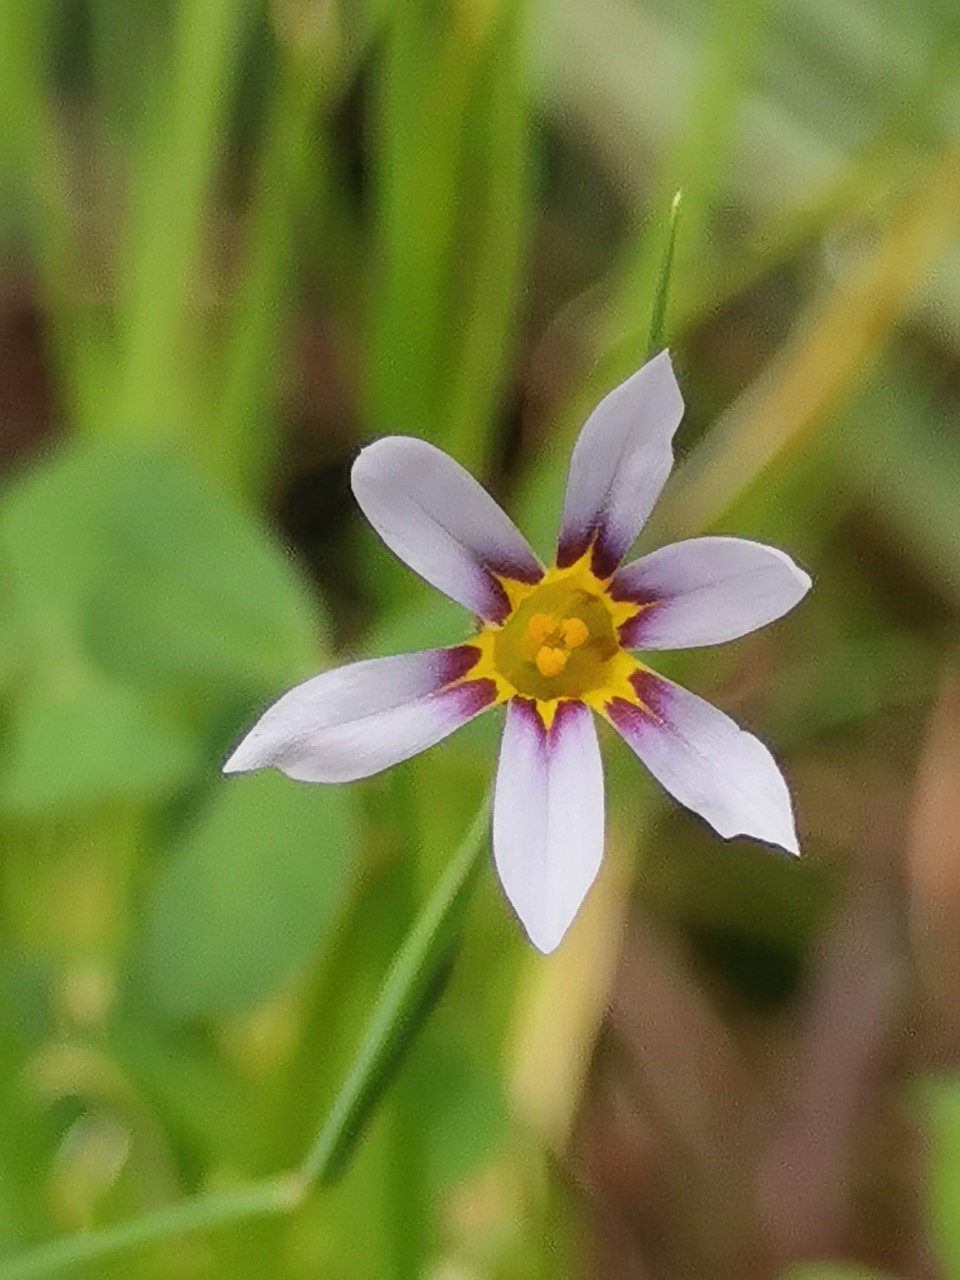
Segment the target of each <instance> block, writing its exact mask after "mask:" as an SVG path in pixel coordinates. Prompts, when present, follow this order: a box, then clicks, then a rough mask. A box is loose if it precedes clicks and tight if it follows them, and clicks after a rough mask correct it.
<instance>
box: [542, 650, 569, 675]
mask: <svg viewBox="0 0 960 1280" xmlns="http://www.w3.org/2000/svg"><path fill="white" fill-rule="evenodd" d="M569 656H570V655H569V654H568V653H566V652H565V651H564V650H563V649H551V648H550V646H549V645H546V644H545V645H544V646H543V648H542V649H538V650H537V656H536V658H535V659H534V661H535V662H536V664H537V670H538V671H539V672H540V674H541V675H542V676H546V677H547V678H549V677H550V676H558V675H559V674H560V672H561V671H562V670H563V668H564V667H565V666H566V665H567V659H568V658H569Z"/></svg>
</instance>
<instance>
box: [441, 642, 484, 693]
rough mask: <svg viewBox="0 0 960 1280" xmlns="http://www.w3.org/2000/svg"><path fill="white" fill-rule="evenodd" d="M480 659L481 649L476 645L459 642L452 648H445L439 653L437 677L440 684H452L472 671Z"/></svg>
mask: <svg viewBox="0 0 960 1280" xmlns="http://www.w3.org/2000/svg"><path fill="white" fill-rule="evenodd" d="M479 661H480V650H479V649H478V648H477V646H476V645H473V644H458V645H456V646H454V648H452V649H443V650H441V651H440V653H439V654H438V655H437V665H438V667H439V670H438V672H437V679H438V681H439V683H440V684H452V683H453V681H454V680H460V679H462V678H463V677H464V676H465V675H466V674H467V672H468V671H472V670H473V668H474V667H475V666H476V665H477V663H478V662H479Z"/></svg>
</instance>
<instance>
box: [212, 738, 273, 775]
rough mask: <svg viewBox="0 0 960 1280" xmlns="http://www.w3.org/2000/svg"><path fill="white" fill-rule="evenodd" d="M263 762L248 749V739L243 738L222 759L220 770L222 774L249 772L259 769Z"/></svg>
mask: <svg viewBox="0 0 960 1280" xmlns="http://www.w3.org/2000/svg"><path fill="white" fill-rule="evenodd" d="M265 763H266V762H265V761H263V760H258V759H257V758H256V756H255V753H254V752H253V751H251V749H250V746H249V740H248V739H247V738H244V739H243V741H242V742H241V743H240V744H239V745H238V746H236V747H234V749H233V751H231V753H230V755H228V756H227V758H226V760H224V762H223V764H222V765H221V766H220V772H221V773H224V774H232V773H250V772H251V770H253V769H259V768H260V767H261V765H263V764H265Z"/></svg>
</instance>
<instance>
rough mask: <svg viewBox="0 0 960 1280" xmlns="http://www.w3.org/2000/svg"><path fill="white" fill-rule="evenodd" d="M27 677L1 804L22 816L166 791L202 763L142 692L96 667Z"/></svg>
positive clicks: (16, 710)
mask: <svg viewBox="0 0 960 1280" xmlns="http://www.w3.org/2000/svg"><path fill="white" fill-rule="evenodd" d="M44 675H45V677H46V678H45V679H44V680H43V681H42V682H33V681H30V682H28V683H27V684H26V685H25V687H23V688H21V689H19V690H18V696H17V698H16V700H15V702H14V705H13V707H12V710H11V712H10V715H9V721H8V727H7V733H6V735H5V737H6V742H5V748H4V755H5V760H4V767H3V770H2V772H0V809H3V810H4V811H5V812H7V813H10V814H14V815H16V816H18V817H36V816H40V815H49V814H51V813H55V812H57V811H58V810H76V809H79V808H88V807H92V806H94V805H96V804H98V803H101V802H103V801H106V800H109V799H113V798H116V797H117V796H124V797H128V798H144V797H148V796H154V795H157V794H158V793H159V794H164V793H167V792H169V791H170V790H172V789H173V788H174V787H176V786H177V785H178V784H179V783H181V782H183V781H184V780H185V779H186V778H187V777H188V776H189V774H190V773H191V771H192V770H193V769H194V767H195V766H196V763H197V747H196V745H195V743H194V741H193V740H192V739H191V738H190V737H189V736H188V735H187V734H185V733H184V732H183V731H182V730H180V729H179V728H177V727H176V726H174V725H173V724H170V723H167V722H166V721H165V720H164V719H162V718H161V716H160V715H159V714H157V713H156V712H154V711H153V710H152V708H151V707H150V706H149V705H148V704H146V703H145V702H144V701H143V700H142V699H141V698H140V697H139V696H138V694H137V693H136V692H135V691H134V690H132V689H127V688H125V687H124V686H122V685H120V684H117V683H115V682H112V681H109V680H106V679H103V678H102V677H100V676H97V675H96V674H95V673H93V672H92V671H86V670H83V669H78V670H77V671H76V672H74V673H72V674H71V676H70V677H69V678H66V679H64V678H58V679H56V680H53V679H51V678H50V675H51V673H49V672H45V673H44Z"/></svg>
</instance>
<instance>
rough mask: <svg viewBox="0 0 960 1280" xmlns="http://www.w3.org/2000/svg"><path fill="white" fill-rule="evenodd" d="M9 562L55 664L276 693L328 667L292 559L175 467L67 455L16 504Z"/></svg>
mask: <svg viewBox="0 0 960 1280" xmlns="http://www.w3.org/2000/svg"><path fill="white" fill-rule="evenodd" d="M0 557H2V560H3V561H4V562H5V564H6V573H5V577H6V578H8V579H9V587H10V594H9V597H8V598H9V600H10V603H11V608H12V610H13V612H14V613H15V614H16V616H17V618H18V620H19V630H20V631H21V632H22V633H23V636H24V638H25V643H26V645H27V647H28V649H30V650H31V651H32V652H33V654H34V655H35V656H36V657H38V658H39V659H40V660H42V661H44V662H46V663H48V664H51V663H60V662H63V661H66V662H68V663H72V662H73V661H74V660H75V659H76V655H77V654H78V653H81V654H83V656H84V660H85V661H93V662H94V663H95V664H96V665H99V666H101V667H102V668H104V669H105V670H107V671H109V672H110V673H111V674H113V675H115V676H119V677H122V678H133V679H135V680H137V681H139V682H143V683H148V684H155V685H157V686H161V687H170V686H171V685H173V686H180V685H182V684H184V683H187V684H189V685H190V687H197V686H199V687H202V688H204V690H205V691H206V690H208V689H209V686H210V684H211V683H216V685H217V687H218V688H221V687H227V688H231V689H232V688H234V687H235V686H236V685H237V684H241V685H243V686H244V687H245V688H252V689H255V690H257V691H259V690H269V691H271V692H272V691H273V690H274V689H276V688H277V687H280V686H282V685H284V684H287V683H291V682H292V680H293V679H295V678H296V677H297V676H299V675H301V674H306V673H307V672H309V671H310V670H313V669H314V668H315V667H316V666H317V665H319V662H318V650H319V649H320V648H321V647H322V646H321V634H322V630H323V628H322V624H321V620H320V619H319V618H318V616H317V609H316V605H315V602H314V600H313V598H312V593H311V592H310V590H309V588H308V587H307V584H306V583H305V581H304V580H303V579H302V577H301V576H300V575H299V574H298V573H297V571H296V570H295V568H294V567H293V565H292V563H291V561H290V559H289V557H287V556H285V555H284V553H283V551H282V549H281V548H280V547H279V546H278V545H277V544H276V542H275V541H274V540H273V538H271V537H270V535H269V534H268V533H267V532H266V531H265V530H264V529H263V528H262V527H260V526H259V525H258V523H257V522H255V520H254V519H253V518H252V516H251V515H249V514H248V513H247V512H245V511H244V510H243V509H242V508H240V507H239V506H237V505H235V504H234V503H233V502H231V501H230V500H229V499H227V498H226V497H225V495H224V494H223V493H222V492H221V491H220V490H219V489H218V488H217V487H216V486H215V485H213V484H212V483H210V482H209V481H207V480H206V479H204V478H203V477H201V476H199V475H197V474H195V473H194V472H192V471H191V470H190V468H189V467H187V466H185V465H184V464H183V463H182V462H181V461H180V460H179V459H178V458H177V457H175V456H174V455H171V454H167V453H164V452H162V451H154V450H149V449H146V448H143V449H138V448H127V447H121V446H119V445H114V446H106V445H104V444H85V445H81V446H75V447H72V448H69V449H66V450H64V451H63V452H61V453H60V454H58V455H57V456H56V457H54V458H53V459H52V460H51V461H49V462H47V463H45V464H44V465H42V466H40V467H38V468H36V469H34V470H33V471H31V472H28V473H27V475H26V476H25V477H23V478H22V479H21V480H20V481H19V482H18V483H17V484H16V485H14V486H13V487H12V488H11V489H10V490H9V491H8V492H7V493H6V494H5V495H4V499H3V502H2V504H0Z"/></svg>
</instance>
